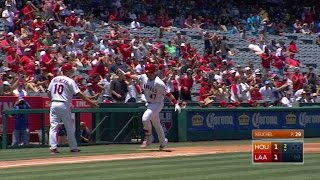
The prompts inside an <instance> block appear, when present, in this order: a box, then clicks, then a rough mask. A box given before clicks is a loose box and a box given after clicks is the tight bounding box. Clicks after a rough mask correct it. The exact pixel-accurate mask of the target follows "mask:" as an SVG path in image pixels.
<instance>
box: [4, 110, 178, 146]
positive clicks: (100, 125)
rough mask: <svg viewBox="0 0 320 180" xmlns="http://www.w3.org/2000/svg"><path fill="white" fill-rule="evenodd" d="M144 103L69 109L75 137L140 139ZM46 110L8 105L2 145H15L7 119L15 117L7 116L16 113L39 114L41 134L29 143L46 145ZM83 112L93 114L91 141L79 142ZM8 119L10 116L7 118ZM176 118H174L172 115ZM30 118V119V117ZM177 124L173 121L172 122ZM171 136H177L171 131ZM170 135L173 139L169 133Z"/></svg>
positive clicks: (104, 140) (107, 141)
mask: <svg viewBox="0 0 320 180" xmlns="http://www.w3.org/2000/svg"><path fill="white" fill-rule="evenodd" d="M144 111H145V107H141V106H140V107H132V108H124V107H121V108H119V106H114V107H112V106H111V107H109V108H87V109H72V113H74V114H75V127H76V138H77V141H78V143H79V144H80V145H94V144H110V143H140V142H141V139H143V130H142V122H141V117H142V114H143V112H144ZM162 112H171V113H173V108H164V109H163V111H162ZM48 113H49V109H21V110H17V109H7V110H4V111H3V113H2V115H3V116H2V123H3V132H2V138H1V139H2V142H1V146H2V149H6V148H16V147H11V146H10V143H8V134H11V133H10V132H8V131H7V130H8V121H14V119H12V118H11V119H10V118H9V117H10V116H13V115H17V114H29V115H31V114H41V116H40V117H41V118H40V122H41V133H40V134H41V136H42V137H41V138H39V140H40V142H39V145H29V146H24V147H30V146H37V147H39V146H47V145H48V144H47V142H46V136H48V132H47V130H46V129H47V128H48V127H46V123H45V121H46V118H45V116H47V114H48ZM82 113H91V114H92V131H91V132H92V136H93V138H92V139H93V142H91V143H85V144H81V143H80V135H79V132H80V129H79V128H80V116H81V114H82ZM171 117H174V116H171ZM9 119H10V120H9ZM175 119H177V118H176V117H175ZM32 120H33V119H29V121H32ZM175 127H176V125H175ZM172 132H174V131H172ZM171 136H176V135H174V134H172V135H171ZM171 139H175V138H173V137H171Z"/></svg>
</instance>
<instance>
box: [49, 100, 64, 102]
mask: <svg viewBox="0 0 320 180" xmlns="http://www.w3.org/2000/svg"><path fill="white" fill-rule="evenodd" d="M52 102H62V103H65V101H57V100H53V101H52Z"/></svg>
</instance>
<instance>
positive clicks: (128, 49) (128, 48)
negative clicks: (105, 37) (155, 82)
mask: <svg viewBox="0 0 320 180" xmlns="http://www.w3.org/2000/svg"><path fill="white" fill-rule="evenodd" d="M119 51H120V53H121V55H122V59H123V61H127V59H129V58H130V57H131V53H132V45H131V44H130V40H129V39H124V43H123V44H121V45H120V47H119Z"/></svg>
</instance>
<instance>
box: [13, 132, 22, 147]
mask: <svg viewBox="0 0 320 180" xmlns="http://www.w3.org/2000/svg"><path fill="white" fill-rule="evenodd" d="M20 137H21V134H20V131H19V130H14V131H13V133H12V144H11V146H18V145H19V144H20Z"/></svg>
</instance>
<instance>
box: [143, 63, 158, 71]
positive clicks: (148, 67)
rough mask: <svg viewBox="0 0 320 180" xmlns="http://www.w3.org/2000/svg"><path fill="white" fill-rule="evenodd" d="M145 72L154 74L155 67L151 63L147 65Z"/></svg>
mask: <svg viewBox="0 0 320 180" xmlns="http://www.w3.org/2000/svg"><path fill="white" fill-rule="evenodd" d="M145 71H146V73H154V72H156V66H155V65H154V64H152V63H150V64H147V65H146V68H145Z"/></svg>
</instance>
